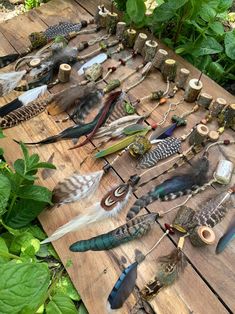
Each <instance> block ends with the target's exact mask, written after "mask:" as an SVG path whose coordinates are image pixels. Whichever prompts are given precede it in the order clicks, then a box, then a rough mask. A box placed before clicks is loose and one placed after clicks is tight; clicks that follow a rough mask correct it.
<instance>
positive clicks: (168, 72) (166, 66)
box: [162, 59, 177, 82]
mask: <svg viewBox="0 0 235 314" xmlns="http://www.w3.org/2000/svg"><path fill="white" fill-rule="evenodd" d="M176 70H177V63H176V61H175V60H174V59H166V60H165V61H164V63H163V66H162V77H163V79H164V81H165V82H167V80H169V81H174V80H175V77H176Z"/></svg>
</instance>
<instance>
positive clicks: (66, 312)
mask: <svg viewBox="0 0 235 314" xmlns="http://www.w3.org/2000/svg"><path fill="white" fill-rule="evenodd" d="M77 313H78V312H77V309H76V307H75V305H74V303H73V301H72V300H71V299H70V298H69V297H67V296H66V295H64V294H62V293H56V294H55V295H54V296H53V298H52V299H51V301H50V302H49V303H48V304H47V306H46V314H77Z"/></svg>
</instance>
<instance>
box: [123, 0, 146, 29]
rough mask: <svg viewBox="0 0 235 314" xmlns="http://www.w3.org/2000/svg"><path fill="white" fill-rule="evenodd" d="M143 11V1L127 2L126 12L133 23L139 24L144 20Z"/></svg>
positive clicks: (144, 9) (130, 0) (133, 0)
mask: <svg viewBox="0 0 235 314" xmlns="http://www.w3.org/2000/svg"><path fill="white" fill-rule="evenodd" d="M145 11H146V6H145V4H144V1H143V0H127V3H126V12H127V14H128V15H129V17H130V19H131V20H132V21H133V22H134V23H140V22H141V21H142V20H143V19H144V16H145Z"/></svg>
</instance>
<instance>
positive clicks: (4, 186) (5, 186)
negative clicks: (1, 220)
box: [0, 174, 11, 215]
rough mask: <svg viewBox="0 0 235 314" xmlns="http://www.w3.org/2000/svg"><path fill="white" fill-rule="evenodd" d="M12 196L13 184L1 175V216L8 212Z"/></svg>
mask: <svg viewBox="0 0 235 314" xmlns="http://www.w3.org/2000/svg"><path fill="white" fill-rule="evenodd" d="M10 194H11V183H10V181H9V180H8V178H7V177H5V176H4V175H3V174H0V215H2V214H3V213H4V212H5V211H6V207H7V204H8V200H9V197H10Z"/></svg>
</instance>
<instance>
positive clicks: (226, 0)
mask: <svg viewBox="0 0 235 314" xmlns="http://www.w3.org/2000/svg"><path fill="white" fill-rule="evenodd" d="M232 3H233V0H220V1H219V4H218V6H217V10H216V11H217V12H218V13H223V12H224V11H226V10H228V9H229V8H231V6H232Z"/></svg>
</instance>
